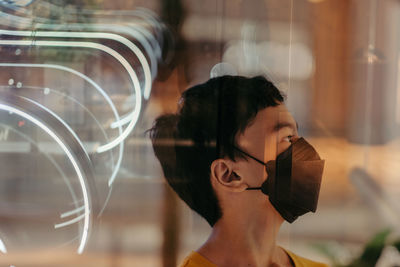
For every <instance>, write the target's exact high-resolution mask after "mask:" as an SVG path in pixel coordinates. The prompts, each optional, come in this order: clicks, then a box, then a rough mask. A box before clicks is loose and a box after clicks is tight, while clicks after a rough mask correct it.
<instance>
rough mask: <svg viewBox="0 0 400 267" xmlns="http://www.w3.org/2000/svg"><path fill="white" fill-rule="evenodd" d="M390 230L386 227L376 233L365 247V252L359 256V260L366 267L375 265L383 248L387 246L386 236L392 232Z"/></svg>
mask: <svg viewBox="0 0 400 267" xmlns="http://www.w3.org/2000/svg"><path fill="white" fill-rule="evenodd" d="M390 232H391V231H390V230H389V229H386V230H383V231H382V232H379V233H378V234H377V235H375V236H374V237H373V238H372V239H371V241H369V242H368V243H367V245H366V246H365V248H364V252H363V253H362V254H361V257H360V258H359V260H358V261H359V262H360V263H361V264H364V265H363V266H365V267H369V266H371V267H374V266H375V264H376V262H377V261H378V259H379V257H380V256H381V254H382V251H383V248H384V247H385V242H386V238H387V237H388V236H389V234H390Z"/></svg>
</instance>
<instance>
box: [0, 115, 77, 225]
mask: <svg viewBox="0 0 400 267" xmlns="http://www.w3.org/2000/svg"><path fill="white" fill-rule="evenodd" d="M0 125H1V126H3V127H7V125H6V124H3V123H1V122H0ZM9 129H10V130H11V131H13V132H14V133H15V134H16V135H19V136H21V137H22V138H25V139H26V140H28V142H30V143H31V144H33V145H34V146H36V147H37V148H39V145H38V144H37V142H35V141H34V140H33V139H32V138H30V137H29V136H27V135H26V134H23V133H21V132H19V131H17V130H15V129H14V128H12V127H10V128H9ZM44 156H45V157H46V158H47V159H48V160H49V161H50V162H51V163H52V164H53V166H54V167H55V168H56V169H57V171H58V172H59V173H60V175H61V176H62V178H63V180H64V182H65V184H66V186H67V188H68V190H69V192H70V193H71V197H72V200H73V201H74V202H75V203H77V202H78V200H77V197H76V195H75V192H74V189H73V188H72V186H71V183H70V182H69V180H68V178H67V177H66V175H65V173H64V172H63V171H62V169H61V167H60V166H59V165H58V163H57V162H56V161H55V160H54V158H53V157H52V156H50V155H49V154H47V153H44ZM81 208H82V210H83V209H84V208H85V207H84V206H82V207H81ZM78 209H79V208H78ZM82 210H81V211H82ZM71 212H72V211H71ZM60 217H61V218H63V217H62V214H61V216H60Z"/></svg>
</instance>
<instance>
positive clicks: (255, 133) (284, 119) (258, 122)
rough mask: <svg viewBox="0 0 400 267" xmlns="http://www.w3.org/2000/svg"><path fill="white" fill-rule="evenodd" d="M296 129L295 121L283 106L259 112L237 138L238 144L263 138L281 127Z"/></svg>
mask: <svg viewBox="0 0 400 267" xmlns="http://www.w3.org/2000/svg"><path fill="white" fill-rule="evenodd" d="M286 126H287V127H291V128H296V127H297V126H296V121H295V120H294V118H293V116H292V115H291V114H290V112H289V111H288V109H287V108H286V106H285V105H284V104H280V105H278V106H275V107H268V108H265V109H263V110H260V111H259V112H258V113H257V115H256V117H255V118H254V119H253V121H252V122H251V123H250V125H249V126H248V127H247V128H246V130H245V131H244V132H243V133H242V134H241V135H240V136H239V140H238V142H239V143H243V142H246V140H254V139H258V138H265V137H266V136H268V135H269V134H272V133H274V132H276V131H277V130H279V129H278V128H281V127H286Z"/></svg>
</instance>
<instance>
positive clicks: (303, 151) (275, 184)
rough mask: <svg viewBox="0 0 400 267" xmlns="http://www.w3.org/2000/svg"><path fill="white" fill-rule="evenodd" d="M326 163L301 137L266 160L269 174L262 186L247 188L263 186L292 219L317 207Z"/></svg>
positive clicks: (261, 188)
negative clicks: (272, 157) (275, 155)
mask: <svg viewBox="0 0 400 267" xmlns="http://www.w3.org/2000/svg"><path fill="white" fill-rule="evenodd" d="M257 161H258V162H259V160H257ZM324 163H325V161H324V160H321V158H320V157H319V155H318V153H317V151H315V149H314V148H313V147H312V146H311V145H310V144H309V143H308V142H307V141H306V140H305V139H304V138H299V139H297V140H294V141H293V143H292V145H291V146H290V147H289V148H288V149H287V150H285V151H284V152H282V153H281V154H279V155H278V156H277V158H276V160H271V161H268V162H267V163H264V165H265V168H266V171H267V173H268V177H267V179H266V180H265V182H264V183H263V184H262V185H261V187H249V188H247V190H261V191H262V192H263V193H264V194H266V195H268V196H269V201H270V202H271V203H272V205H273V206H274V207H275V209H276V210H277V211H278V212H279V214H280V215H281V216H282V217H283V218H284V219H285V220H286V221H288V222H289V223H292V222H294V221H295V220H296V219H297V218H298V217H299V216H301V215H303V214H305V213H307V212H310V211H311V212H315V211H316V210H317V204H318V196H319V190H320V185H321V179H322V172H323V169H324Z"/></svg>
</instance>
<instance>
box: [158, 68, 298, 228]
mask: <svg viewBox="0 0 400 267" xmlns="http://www.w3.org/2000/svg"><path fill="white" fill-rule="evenodd" d="M283 101H284V99H283V96H282V95H281V93H280V92H279V90H278V89H277V88H276V87H275V86H274V85H273V84H272V83H271V82H269V81H268V80H266V79H265V78H263V77H260V76H259V77H254V78H244V77H239V76H223V77H218V78H214V79H211V80H209V81H207V82H206V83H204V84H200V85H197V86H194V87H192V88H189V89H188V90H186V91H185V92H184V93H183V94H182V98H181V100H180V102H179V110H178V112H177V114H173V115H164V116H161V117H159V118H158V119H157V120H156V121H155V124H154V126H153V128H152V129H151V138H152V141H153V147H154V151H155V154H156V156H157V157H158V159H159V160H160V163H161V166H162V168H163V171H164V175H165V177H166V179H167V181H168V183H169V184H170V185H171V187H172V188H173V189H174V190H175V191H176V192H177V194H178V195H179V197H180V198H181V199H182V200H184V201H185V202H186V203H187V204H188V205H189V207H191V208H192V209H193V210H195V211H196V212H198V213H199V214H200V215H201V216H203V217H204V218H205V219H206V220H207V221H208V223H209V224H210V225H214V224H215V223H216V222H217V221H218V220H219V219H220V217H221V216H222V209H221V205H220V203H219V199H220V198H221V197H220V194H223V195H224V196H223V198H226V197H227V196H228V195H229V194H230V193H229V192H230V191H229V190H230V189H232V192H234V191H243V190H245V188H244V187H245V186H248V187H250V186H254V185H255V183H256V182H257V183H260V182H262V180H263V179H265V177H266V175H265V174H261V176H258V177H259V179H258V180H257V181H256V180H255V179H256V177H253V176H252V175H253V174H252V173H254V171H252V167H249V166H247V167H246V166H245V165H244V164H241V165H240V164H236V163H239V161H240V162H243V163H245V162H247V161H248V159H247V158H245V156H244V155H243V154H242V153H240V152H238V151H237V150H236V149H235V147H241V148H242V149H245V150H246V152H248V153H255V154H256V155H258V156H260V157H261V158H262V159H267V158H266V157H270V158H271V159H272V158H273V157H274V156H276V153H277V152H278V150H281V149H283V147H285V146H289V144H288V142H287V144H284V145H283V146H282V145H280V146H279V145H278V143H277V142H280V141H279V140H280V138H282V139H284V140H285V141H286V138H288V136H289V135H295V134H297V131H296V130H295V129H293V128H294V127H293V125H295V122H294V120H293V118H292V117H291V116H290V114H289V113H288V112H287V110H286V108H285V107H284V106H283V105H281V104H282V103H283ZM281 119H282V120H281ZM272 121H273V122H272ZM280 121H282V122H285V124H286V125H283V124H281V125H279V123H276V122H280ZM267 126H268V127H267ZM266 127H267V128H266ZM269 127H277V128H271V129H270V128H269ZM290 129H293V131H290ZM288 130H289V131H288ZM269 131H271V133H274V134H271V135H270V136H265V134H267V132H269ZM284 131H287V132H288V133H289V132H290V134H287V135H286V136H282V137H281V135H285V134H286V132H284ZM267 140H270V141H267ZM272 140H273V141H272ZM277 140H278V141H277ZM267 146H268V148H267V149H268V150H266V151H268V152H267V153H265V154H262V155H261V153H263V152H262V151H264V147H267ZM253 148H254V149H255V150H254V151H251V149H253ZM261 149H262V151H261ZM271 149H272V150H271ZM247 165H249V164H247ZM256 169H257V170H258V169H260V168H256ZM261 169H263V168H261ZM254 170H255V169H254ZM254 175H255V173H254ZM252 183H254V184H252ZM220 192H222V193H220ZM223 192H228V194H224V193H223ZM217 194H218V197H217ZM224 201H225V200H224Z"/></svg>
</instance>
